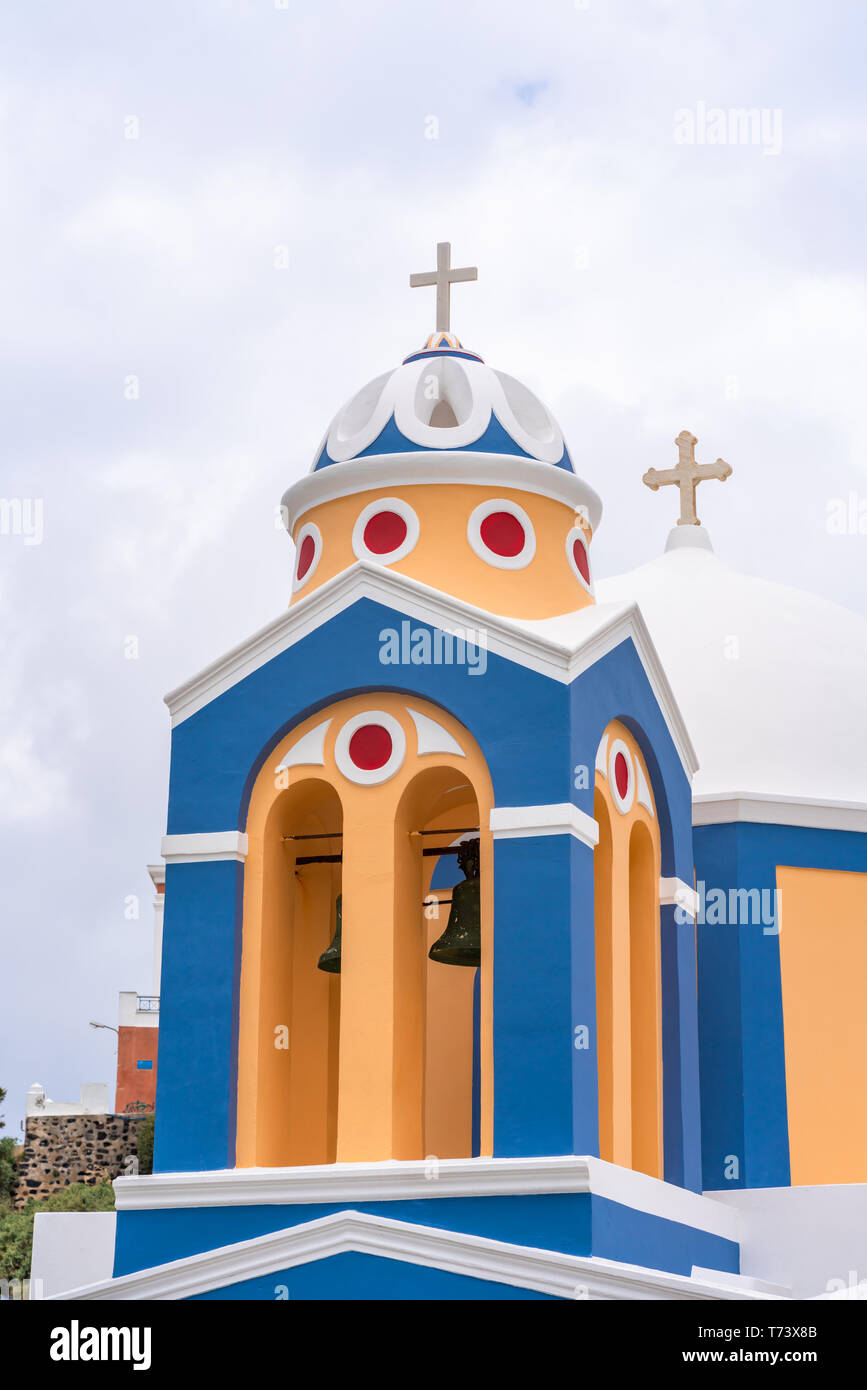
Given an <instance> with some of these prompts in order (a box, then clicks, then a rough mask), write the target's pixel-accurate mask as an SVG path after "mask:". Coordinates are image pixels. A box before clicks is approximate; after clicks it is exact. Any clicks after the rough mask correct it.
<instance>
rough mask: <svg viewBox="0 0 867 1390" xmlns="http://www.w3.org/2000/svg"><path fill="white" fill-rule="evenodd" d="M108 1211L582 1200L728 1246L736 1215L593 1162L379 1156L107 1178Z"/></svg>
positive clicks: (682, 1191)
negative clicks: (111, 1200) (601, 1200)
mask: <svg viewBox="0 0 867 1390" xmlns="http://www.w3.org/2000/svg"><path fill="white" fill-rule="evenodd" d="M114 1192H115V1206H116V1209H117V1210H118V1211H151V1210H165V1209H167V1208H177V1207H223V1206H260V1205H265V1206H267V1205H272V1204H277V1205H284V1204H288V1203H295V1202H300V1203H316V1202H346V1203H353V1202H354V1203H362V1202H383V1201H385V1202H388V1201H415V1200H418V1199H422V1200H423V1199H425V1198H437V1197H495V1196H501V1197H520V1196H538V1195H550V1194H554V1193H570V1192H571V1193H592V1194H594V1195H595V1196H597V1197H605V1198H607V1199H608V1200H609V1201H612V1202H617V1203H619V1204H620V1205H622V1206H626V1207H632V1208H634V1209H635V1210H637V1211H642V1212H646V1213H648V1214H649V1215H652V1216H659V1217H662V1218H663V1219H665V1220H667V1221H676V1222H679V1223H681V1224H683V1225H686V1226H692V1227H693V1228H694V1229H696V1230H700V1231H707V1232H709V1233H710V1234H711V1235H715V1236H720V1237H722V1239H724V1240H731V1241H735V1242H737V1240H738V1230H739V1219H740V1218H739V1215H738V1213H737V1212H736V1211H734V1210H732V1209H731V1208H730V1207H728V1206H726V1205H725V1204H724V1203H723V1202H717V1201H715V1200H714V1199H713V1198H711V1197H705V1196H702V1195H701V1194H700V1193H697V1192H690V1191H688V1190H687V1189H686V1188H683V1187H677V1186H676V1185H675V1184H674V1183H669V1182H663V1181H662V1180H661V1179H660V1178H651V1177H648V1175H647V1174H646V1173H637V1172H634V1171H633V1170H632V1169H631V1168H621V1167H619V1166H618V1165H617V1164H614V1163H606V1162H605V1161H604V1160H603V1159H601V1158H593V1157H588V1156H577V1157H576V1156H574V1155H572V1154H566V1155H555V1156H552V1157H546V1158H442V1159H406V1160H398V1159H388V1160H385V1161H383V1162H381V1163H324V1164H311V1165H304V1166H302V1167H292V1168H220V1169H217V1170H215V1171H210V1172H202V1173H153V1174H149V1175H147V1176H139V1177H134V1178H123V1177H122V1178H116V1179H115V1181H114Z"/></svg>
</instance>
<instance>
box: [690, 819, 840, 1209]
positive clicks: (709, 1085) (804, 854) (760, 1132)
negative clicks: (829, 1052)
mask: <svg viewBox="0 0 867 1390" xmlns="http://www.w3.org/2000/svg"><path fill="white" fill-rule="evenodd" d="M694 841H695V865H696V878H697V880H698V881H700V882H701V881H703V882H704V883H705V884H706V891H707V892H708V893H709V892H710V891H711V889H713V888H722V889H724V890H725V891H726V894H727V893H728V890H729V889H731V888H745V889H748V890H749V889H752V888H756V889H759V890H760V891H761V890H763V889H764V890H766V891H767V892H768V893H769V894H771V895H772V894H773V892H774V890H775V889H776V886H777V879H776V870H777V865H778V864H780V865H789V866H791V867H794V868H821V869H840V870H850V871H855V872H862V873H863V872H867V835H859V834H855V833H852V832H848V831H840V830H807V829H802V828H800V827H794V826H780V825H758V824H756V823H753V822H740V823H737V824H728V825H705V826H696V828H695V831H694ZM697 936H698V962H699V1001H700V1014H699V1018H700V1064H701V1100H702V1133H703V1179H704V1187H705V1188H706V1189H710V1190H712V1189H716V1188H723V1189H724V1188H727V1187H779V1186H785V1185H787V1184H788V1183H789V1181H790V1171H789V1131H788V1121H787V1109H786V1066H785V1050H784V1038H783V1000H782V990H781V984H780V947H779V937H778V935H777V934H776V933H775V931H774V930H773V928H771V929H770V930H766V928H765V926H764V925H763V924H762V923H756V924H754V925H753V924H748V923H747V924H740V925H711V924H707V923H706V924H704V925H699V926H698V928H697ZM732 1155H733V1156H735V1157H736V1158H737V1159H738V1176H737V1178H727V1177H726V1175H725V1165H726V1162H727V1160H728V1159H729V1158H730V1156H732Z"/></svg>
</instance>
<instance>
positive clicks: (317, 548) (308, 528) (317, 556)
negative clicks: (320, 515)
mask: <svg viewBox="0 0 867 1390" xmlns="http://www.w3.org/2000/svg"><path fill="white" fill-rule="evenodd" d="M308 536H309V537H310V539H311V540H312V541H313V559H312V560H311V561H310V564H309V565H308V566H307V569H306V570H305V572H304V578H303V579H299V578H298V561H299V559H300V557H301V547H302V545H303V544H304V542H305V540H306V539H307V538H308ZM321 559H322V532H321V531H320V529H319V527H318V526H317V525H316V523H315V522H314V521H308V522H305V524H304V525H303V526H302V527H301V530H300V531H299V532H298V535H297V536H296V537H295V563H294V564H293V566H292V592H293V594H297V593H298V592H299V590H301V589H303V588H304V585H305V584H308V583H309V582H310V580H311V579H312V578H313V575H314V574H315V573H316V570H317V569H318V567H319V561H320V560H321Z"/></svg>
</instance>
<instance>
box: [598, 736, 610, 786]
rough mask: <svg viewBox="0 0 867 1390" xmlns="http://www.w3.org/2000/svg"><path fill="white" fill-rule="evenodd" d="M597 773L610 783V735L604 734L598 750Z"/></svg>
mask: <svg viewBox="0 0 867 1390" xmlns="http://www.w3.org/2000/svg"><path fill="white" fill-rule="evenodd" d="M596 771H597V772H598V773H599V774H600V775H601V776H602V777H604V778H605V780H606V782H607V781H608V734H603V735H602V738H601V739H600V740H599V747H598V748H597V749H596Z"/></svg>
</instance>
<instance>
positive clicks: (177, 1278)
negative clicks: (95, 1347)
mask: <svg viewBox="0 0 867 1390" xmlns="http://www.w3.org/2000/svg"><path fill="white" fill-rule="evenodd" d="M347 1251H356V1252H358V1253H361V1254H365V1255H378V1256H380V1257H382V1258H385V1259H391V1260H397V1261H400V1262H402V1263H405V1264H413V1265H421V1266H423V1267H425V1268H428V1269H439V1270H443V1271H445V1272H446V1273H449V1274H459V1275H463V1276H465V1277H468V1278H472V1279H487V1280H493V1281H494V1282H495V1283H498V1284H509V1285H511V1286H512V1287H514V1288H522V1289H533V1290H535V1291H537V1292H539V1293H547V1294H551V1295H553V1296H554V1297H559V1298H571V1299H582V1300H583V1299H603V1298H604V1299H626V1298H628V1299H702V1300H708V1299H721V1298H724V1299H745V1300H755V1299H761V1300H764V1299H768V1298H775V1297H777V1295H775V1294H773V1293H769V1292H765V1291H764V1290H758V1289H756V1288H755V1287H754V1286H753V1285H752V1284H751V1283H750V1282H747V1281H744V1283H743V1284H742V1285H740V1287H738V1286H737V1285H736V1284H735V1281H734V1279H733V1278H732V1276H731V1275H723V1276H722V1278H721V1282H720V1283H719V1284H716V1283H713V1282H712V1275H711V1277H710V1278H708V1277H707V1275H706V1273H705V1271H701V1276H702V1277H691V1278H686V1277H685V1276H684V1275H682V1274H668V1273H665V1272H663V1271H661V1270H655V1269H647V1268H644V1267H642V1266H640V1265H631V1264H623V1263H620V1262H619V1261H616V1260H605V1259H600V1258H598V1257H594V1256H582V1255H563V1254H560V1253H559V1252H557V1251H551V1250H540V1249H538V1248H537V1247H535V1246H527V1245H513V1244H509V1243H507V1242H505V1241H499V1240H491V1239H489V1238H487V1237H482V1236H474V1235H466V1234H465V1233H464V1232H462V1231H445V1230H438V1229H436V1228H434V1227H431V1226H420V1225H416V1224H414V1223H410V1222H404V1221H393V1220H391V1219H389V1218H388V1217H384V1216H373V1215H371V1214H369V1213H367V1212H359V1211H342V1212H334V1213H332V1215H330V1216H324V1217H320V1218H318V1219H317V1220H315V1221H305V1222H302V1223H301V1224H299V1225H298V1226H294V1227H292V1228H291V1229H289V1230H283V1231H275V1232H272V1233H270V1234H268V1235H264V1236H256V1237H255V1238H254V1239H252V1240H244V1241H238V1242H237V1243H236V1244H234V1245H223V1246H219V1247H218V1248H217V1249H215V1250H208V1251H206V1252H204V1253H203V1254H198V1255H190V1256H187V1257H186V1258H185V1259H181V1260H172V1261H171V1262H170V1263H167V1264H164V1265H157V1266H154V1267H152V1268H150V1269H143V1270H139V1271H138V1272H136V1273H135V1274H126V1275H123V1276H121V1277H120V1278H118V1279H107V1280H103V1281H102V1282H100V1283H98V1284H91V1285H89V1286H88V1287H85V1288H81V1289H73V1290H71V1291H68V1292H66V1293H63V1294H58V1295H56V1296H55V1297H56V1298H57V1299H79V1300H84V1301H90V1302H96V1301H103V1300H132V1299H148V1300H170V1299H172V1300H174V1299H184V1298H190V1297H192V1296H193V1295H195V1294H201V1293H208V1292H212V1291H213V1290H215V1289H220V1288H224V1287H226V1285H229V1284H237V1283H241V1282H242V1281H244V1280H248V1279H260V1278H263V1277H264V1278H267V1277H268V1275H274V1274H277V1273H279V1272H280V1271H282V1270H284V1269H292V1268H294V1267H296V1266H298V1265H303V1264H309V1263H310V1262H311V1261H315V1260H324V1259H329V1258H330V1257H331V1256H333V1255H340V1254H344V1253H345V1252H347ZM723 1281H725V1282H723ZM49 1301H51V1300H49Z"/></svg>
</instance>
